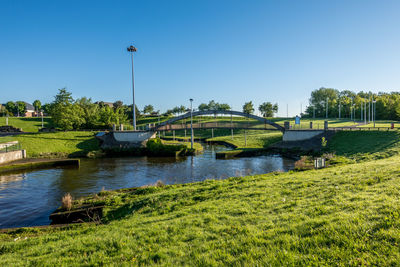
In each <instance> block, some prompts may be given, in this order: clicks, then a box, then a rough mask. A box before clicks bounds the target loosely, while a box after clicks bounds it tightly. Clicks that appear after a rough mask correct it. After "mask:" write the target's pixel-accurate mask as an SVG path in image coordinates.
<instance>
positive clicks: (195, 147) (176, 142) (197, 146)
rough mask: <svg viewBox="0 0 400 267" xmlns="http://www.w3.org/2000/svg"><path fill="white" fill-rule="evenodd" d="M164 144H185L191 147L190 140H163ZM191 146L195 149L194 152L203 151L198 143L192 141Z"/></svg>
mask: <svg viewBox="0 0 400 267" xmlns="http://www.w3.org/2000/svg"><path fill="white" fill-rule="evenodd" d="M163 143H164V144H168V145H173V144H177V145H185V146H186V147H187V148H191V143H190V142H179V141H173V140H163ZM193 148H194V149H195V150H196V152H202V151H203V146H202V145H201V144H200V143H196V142H193Z"/></svg>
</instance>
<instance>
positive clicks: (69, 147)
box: [0, 132, 100, 158]
mask: <svg viewBox="0 0 400 267" xmlns="http://www.w3.org/2000/svg"><path fill="white" fill-rule="evenodd" d="M8 141H18V142H19V143H20V144H21V148H22V149H26V151H27V156H28V157H30V158H38V157H39V158H40V157H57V158H59V157H84V156H86V154H87V153H88V152H90V151H96V150H99V149H100V148H99V142H98V140H97V139H96V138H95V137H94V132H55V133H35V134H21V135H15V136H7V137H0V143H3V142H8Z"/></svg>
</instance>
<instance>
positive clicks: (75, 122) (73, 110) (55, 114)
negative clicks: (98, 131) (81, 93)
mask: <svg viewBox="0 0 400 267" xmlns="http://www.w3.org/2000/svg"><path fill="white" fill-rule="evenodd" d="M84 116H85V112H84V110H83V108H82V107H81V106H80V105H78V104H71V103H58V104H55V105H53V107H52V109H51V117H52V120H53V122H54V124H55V125H57V127H59V128H61V129H63V130H73V129H79V128H80V127H81V126H82V125H83V124H84V123H85V119H84Z"/></svg>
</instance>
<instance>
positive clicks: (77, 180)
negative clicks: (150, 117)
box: [0, 146, 294, 227]
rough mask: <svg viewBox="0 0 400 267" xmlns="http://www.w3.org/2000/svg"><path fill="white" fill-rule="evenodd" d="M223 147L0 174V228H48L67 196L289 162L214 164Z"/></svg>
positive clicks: (272, 167) (275, 166)
mask: <svg viewBox="0 0 400 267" xmlns="http://www.w3.org/2000/svg"><path fill="white" fill-rule="evenodd" d="M222 149H225V148H224V147H221V146H206V147H205V151H204V153H203V154H201V155H198V156H195V157H187V158H181V159H174V158H147V157H135V158H107V159H97V160H82V161H81V167H80V169H76V168H65V169H47V170H40V171H33V172H29V173H23V174H13V175H3V176H0V227H19V226H32V225H41V224H48V223H49V220H48V216H49V215H50V213H51V212H52V211H53V210H54V209H56V208H57V207H58V206H59V204H60V199H61V197H62V196H63V195H64V194H65V193H66V192H69V193H71V195H72V196H73V197H75V198H79V197H82V196H87V195H89V194H92V193H97V192H99V191H100V190H101V189H102V188H105V189H107V190H112V189H118V188H127V187H137V186H142V185H148V184H154V183H156V181H157V180H161V181H163V182H164V183H165V184H174V183H188V182H196V181H202V180H204V179H225V178H228V177H232V176H244V175H250V174H260V173H267V172H271V171H277V170H282V171H286V170H288V169H290V168H292V166H293V164H294V163H293V161H292V160H290V159H285V158H282V157H280V156H261V157H255V158H239V159H230V160H216V159H215V152H218V151H220V150H222Z"/></svg>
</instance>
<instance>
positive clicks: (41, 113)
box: [40, 109, 44, 129]
mask: <svg viewBox="0 0 400 267" xmlns="http://www.w3.org/2000/svg"><path fill="white" fill-rule="evenodd" d="M40 115H42V129H43V128H44V127H43V109H42V110H41V111H40Z"/></svg>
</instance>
